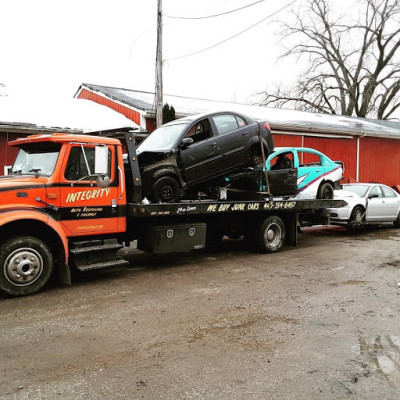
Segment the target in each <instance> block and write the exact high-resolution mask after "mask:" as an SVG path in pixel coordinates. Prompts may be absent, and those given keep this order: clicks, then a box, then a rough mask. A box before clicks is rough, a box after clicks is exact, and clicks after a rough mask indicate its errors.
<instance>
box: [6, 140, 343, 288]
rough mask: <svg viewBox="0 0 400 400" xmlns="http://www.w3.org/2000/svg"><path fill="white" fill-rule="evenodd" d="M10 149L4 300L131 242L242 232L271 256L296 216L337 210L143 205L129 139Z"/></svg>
mask: <svg viewBox="0 0 400 400" xmlns="http://www.w3.org/2000/svg"><path fill="white" fill-rule="evenodd" d="M10 145H11V146H15V147H18V148H19V152H18V155H17V157H16V160H15V162H14V165H13V167H12V170H11V174H10V175H7V176H3V177H0V191H1V197H0V289H1V290H2V291H3V292H5V293H7V294H9V295H12V296H22V295H30V294H33V293H36V292H38V291H40V290H41V289H42V288H43V287H44V286H45V285H46V283H47V282H48V281H49V279H50V277H51V276H52V275H53V274H56V276H57V277H58V278H59V281H60V282H62V283H66V284H71V271H72V270H73V269H77V270H80V271H90V270H94V269H99V268H109V267H121V266H123V265H126V264H128V262H127V261H126V260H124V259H123V258H122V257H121V256H120V255H119V254H118V250H120V249H121V248H123V247H124V246H130V244H131V242H132V241H134V240H137V247H138V248H139V249H140V250H144V251H149V252H152V253H157V254H162V253H169V252H182V251H187V250H192V249H201V248H203V247H205V246H207V245H209V244H212V245H215V244H217V243H218V242H219V241H220V240H222V237H223V236H224V235H228V236H229V237H232V238H233V237H240V236H242V235H243V236H244V237H245V239H246V240H247V241H248V243H249V245H251V246H252V247H253V248H255V249H256V250H258V251H262V252H274V251H278V250H279V249H280V248H281V247H282V245H283V244H284V243H285V242H286V243H288V244H291V245H296V244H297V236H296V223H297V220H298V217H299V215H309V216H318V215H319V214H320V213H321V212H322V210H323V209H324V208H326V207H338V206H340V205H342V204H341V203H342V202H340V201H336V200H297V201H291V200H274V199H273V198H269V197H266V198H260V199H259V200H248V201H247V200H243V201H229V200H211V199H205V200H188V201H180V202H179V203H153V204H148V202H147V201H146V199H143V198H142V192H141V187H142V182H141V177H140V169H139V165H138V162H137V157H136V148H135V141H134V135H133V134H131V133H129V134H126V136H125V143H124V146H123V145H122V143H121V141H120V140H118V139H114V138H108V137H101V136H100V137H99V136H90V135H72V134H52V135H34V136H28V137H26V138H23V139H18V140H16V141H13V142H11V143H10ZM125 153H127V156H126V157H124V154H125ZM252 198H254V196H253V197H252Z"/></svg>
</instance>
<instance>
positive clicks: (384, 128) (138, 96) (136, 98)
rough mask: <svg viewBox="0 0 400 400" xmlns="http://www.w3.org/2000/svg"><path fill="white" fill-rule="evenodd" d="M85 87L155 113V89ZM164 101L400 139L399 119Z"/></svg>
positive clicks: (304, 129)
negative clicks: (147, 90) (384, 119)
mask: <svg viewBox="0 0 400 400" xmlns="http://www.w3.org/2000/svg"><path fill="white" fill-rule="evenodd" d="M82 89H88V90H90V91H92V92H94V93H96V94H99V95H102V96H104V97H106V98H108V99H111V100H113V101H115V102H119V103H122V104H124V105H127V106H129V107H131V108H134V109H136V110H140V111H141V112H142V113H143V115H144V116H145V117H154V116H155V105H154V104H155V103H154V93H152V92H144V91H139V90H131V89H123V88H115V87H108V86H100V85H93V84H89V83H83V84H82V85H81V86H80V88H79V89H78V92H77V94H76V95H75V97H76V96H78V94H79V93H80V91H81V90H82ZM164 103H168V104H169V105H170V106H173V107H174V109H175V112H176V115H177V116H179V117H182V116H186V115H192V114H198V113H205V112H210V111H225V110H232V111H237V112H241V113H243V114H245V115H248V116H250V117H253V118H255V119H262V120H266V121H267V122H268V123H269V124H270V126H271V128H272V130H274V131H275V132H285V133H308V134H316V135H318V134H324V135H326V134H330V135H336V136H337V135H345V136H375V137H382V138H394V139H400V122H396V121H382V120H374V119H367V118H356V117H345V116H341V115H330V114H318V113H311V112H303V111H296V110H287V109H279V108H271V107H262V106H256V105H248V104H238V103H229V102H221V101H214V100H206V99H196V98H189V97H183V96H174V95H167V94H164Z"/></svg>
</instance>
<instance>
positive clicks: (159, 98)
mask: <svg viewBox="0 0 400 400" xmlns="http://www.w3.org/2000/svg"><path fill="white" fill-rule="evenodd" d="M162 64H163V60H162V0H157V54H156V124H157V128H158V127H160V126H161V125H162V123H163V118H162V109H163V78H162V68H163V65H162Z"/></svg>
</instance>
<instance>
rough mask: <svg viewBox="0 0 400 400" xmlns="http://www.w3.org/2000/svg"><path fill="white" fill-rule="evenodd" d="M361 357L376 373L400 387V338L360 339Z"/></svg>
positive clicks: (387, 336) (389, 336)
mask: <svg viewBox="0 0 400 400" xmlns="http://www.w3.org/2000/svg"><path fill="white" fill-rule="evenodd" d="M358 351H359V353H360V355H361V356H362V357H364V359H365V360H366V361H367V362H368V366H369V368H370V372H375V373H376V374H378V375H380V376H381V377H382V378H383V379H385V380H386V381H387V382H388V383H389V384H391V385H392V386H395V387H400V336H396V335H383V336H376V337H374V338H364V337H360V338H359V349H358Z"/></svg>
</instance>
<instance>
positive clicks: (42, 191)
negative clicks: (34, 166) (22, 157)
mask: <svg viewBox="0 0 400 400" xmlns="http://www.w3.org/2000/svg"><path fill="white" fill-rule="evenodd" d="M47 183H48V178H46V177H39V178H35V177H34V176H27V175H22V176H16V175H13V176H2V177H0V207H1V208H2V209H3V210H4V208H11V209H12V208H14V209H18V208H25V207H27V206H28V207H35V208H40V207H43V204H41V203H40V202H38V201H37V200H36V199H37V198H38V197H39V198H41V199H42V200H45V201H46V184H47Z"/></svg>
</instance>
